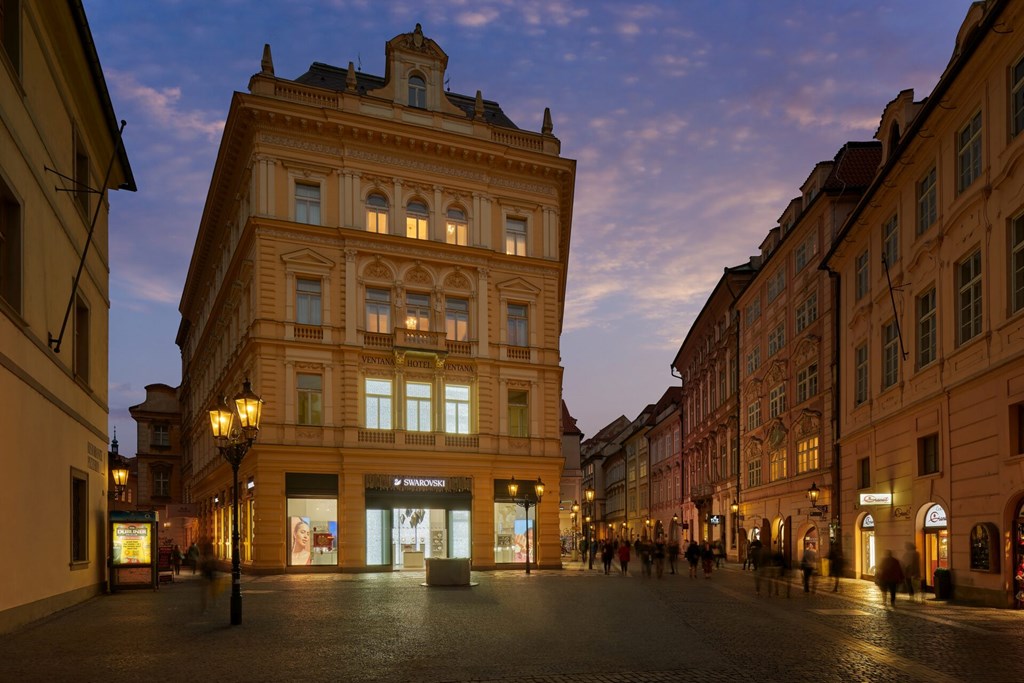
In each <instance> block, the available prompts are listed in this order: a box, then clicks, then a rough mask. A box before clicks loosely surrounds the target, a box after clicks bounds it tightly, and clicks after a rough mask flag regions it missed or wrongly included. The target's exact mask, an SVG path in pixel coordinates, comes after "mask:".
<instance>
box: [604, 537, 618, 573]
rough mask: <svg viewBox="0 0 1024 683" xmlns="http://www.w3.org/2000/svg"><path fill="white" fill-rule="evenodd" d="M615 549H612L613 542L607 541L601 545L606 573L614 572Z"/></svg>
mask: <svg viewBox="0 0 1024 683" xmlns="http://www.w3.org/2000/svg"><path fill="white" fill-rule="evenodd" d="M614 554H615V551H614V550H613V549H612V542H611V541H605V542H604V545H603V546H601V561H602V562H604V573H605V574H611V572H612V557H613V556H614Z"/></svg>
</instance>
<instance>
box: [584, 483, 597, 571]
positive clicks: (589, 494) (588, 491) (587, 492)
mask: <svg viewBox="0 0 1024 683" xmlns="http://www.w3.org/2000/svg"><path fill="white" fill-rule="evenodd" d="M583 499H584V500H585V501H586V502H587V508H586V512H587V517H586V520H587V563H588V567H590V569H593V568H594V550H593V548H591V547H590V544H591V543H593V542H595V541H596V539H595V538H593V536H594V534H593V533H591V532H593V530H594V527H593V525H592V524H591V522H592V521H593V520H594V518H595V517H596V515H595V514H594V489H593V488H591V487H590V486H588V487H587V488H585V489H583Z"/></svg>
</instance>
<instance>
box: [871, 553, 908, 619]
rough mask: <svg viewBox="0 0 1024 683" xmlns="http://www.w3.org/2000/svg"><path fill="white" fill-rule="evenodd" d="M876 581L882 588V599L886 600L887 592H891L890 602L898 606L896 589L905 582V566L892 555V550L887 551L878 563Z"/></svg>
mask: <svg viewBox="0 0 1024 683" xmlns="http://www.w3.org/2000/svg"><path fill="white" fill-rule="evenodd" d="M875 583H877V584H878V587H879V588H881V589H882V601H883V602H884V601H885V593H886V592H888V593H889V604H891V605H892V606H893V607H895V606H896V589H897V588H899V586H900V584H901V583H903V567H901V566H900V561H899V560H897V559H896V558H895V557H893V556H892V551H891V550H886V551H885V557H884V558H882V562H881V564H879V565H878V572H877V573H876V574H875Z"/></svg>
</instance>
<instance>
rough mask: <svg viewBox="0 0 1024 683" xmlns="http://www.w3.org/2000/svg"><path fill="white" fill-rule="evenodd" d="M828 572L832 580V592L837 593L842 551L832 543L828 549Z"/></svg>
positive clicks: (841, 569) (840, 573)
mask: <svg viewBox="0 0 1024 683" xmlns="http://www.w3.org/2000/svg"><path fill="white" fill-rule="evenodd" d="M828 571H829V574H831V575H832V576H833V578H834V581H833V583H832V592H833V593H838V592H839V577H840V576H842V574H843V551H842V550H840V548H839V545H838V544H837V543H834V542H833V543H832V545H831V546H829V549H828Z"/></svg>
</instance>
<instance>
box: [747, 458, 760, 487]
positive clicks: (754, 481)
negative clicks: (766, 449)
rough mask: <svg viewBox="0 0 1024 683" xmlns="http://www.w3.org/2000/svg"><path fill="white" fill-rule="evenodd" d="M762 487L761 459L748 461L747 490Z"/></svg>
mask: <svg viewBox="0 0 1024 683" xmlns="http://www.w3.org/2000/svg"><path fill="white" fill-rule="evenodd" d="M760 485H761V458H751V459H750V460H749V461H747V488H753V487H754V486H760Z"/></svg>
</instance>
